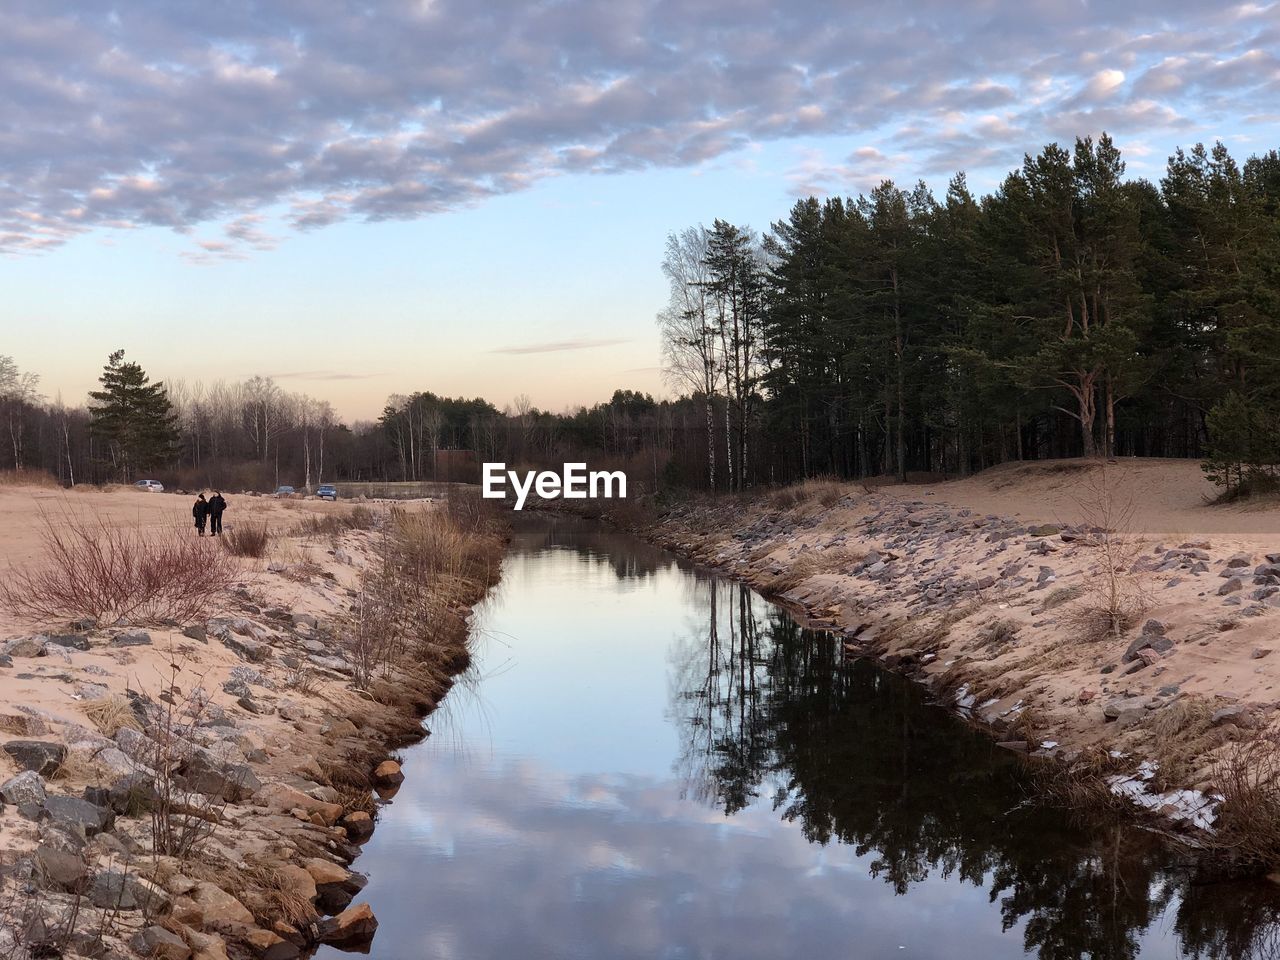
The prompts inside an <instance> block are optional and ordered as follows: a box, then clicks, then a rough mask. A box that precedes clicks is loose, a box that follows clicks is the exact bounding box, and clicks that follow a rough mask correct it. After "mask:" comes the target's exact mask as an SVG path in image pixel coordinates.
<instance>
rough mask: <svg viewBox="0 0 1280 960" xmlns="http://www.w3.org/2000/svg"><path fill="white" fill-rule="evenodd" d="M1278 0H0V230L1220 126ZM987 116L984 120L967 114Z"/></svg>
mask: <svg viewBox="0 0 1280 960" xmlns="http://www.w3.org/2000/svg"><path fill="white" fill-rule="evenodd" d="M1278 10H1280V5H1277V4H1276V3H1272V4H1270V5H1265V4H1259V3H1251V4H1243V5H1238V6H1235V7H1228V8H1216V7H1214V6H1212V5H1207V4H1203V3H1199V2H1195V0H1134V2H1132V3H1127V4H1106V5H1099V4H1054V3H1026V2H1025V0H988V2H985V3H983V4H982V5H980V6H979V7H978V8H977V9H971V8H966V7H964V5H956V4H951V3H946V2H943V0H912V2H910V3H908V4H906V5H905V6H904V5H902V4H898V5H888V6H883V7H879V8H875V7H867V6H866V5H849V4H843V3H838V2H836V0H801V2H797V3H792V4H788V5H786V6H785V7H779V6H778V5H777V4H772V3H766V2H764V0H747V2H745V3H729V2H714V0H707V2H698V3H678V2H676V0H615V2H612V3H609V4H600V3H598V2H596V0H562V2H558V3H550V4H529V3H518V2H515V0H496V2H495V3H493V4H485V5H477V4H475V3H472V2H469V0H432V2H430V3H424V2H420V0H371V2H369V3H363V4H356V5H346V4H331V3H313V4H303V3H272V4H263V3H257V2H254V0H226V2H224V3H219V4H216V5H209V4H176V3H170V2H164V0H127V2H125V3H122V4H113V5H92V4H90V5H86V4H83V3H80V2H74V0H12V2H9V3H6V4H4V5H2V6H0V115H2V116H4V117H5V124H4V126H3V128H0V252H9V253H24V252H25V253H31V252H39V251H43V250H49V249H52V248H55V247H57V246H58V245H60V244H63V243H66V242H67V241H68V240H70V239H72V238H74V237H76V236H79V235H82V234H84V233H85V232H87V231H91V230H95V229H100V228H104V227H138V226H162V227H167V228H170V229H173V230H175V231H177V232H179V233H180V234H182V235H184V236H191V237H192V238H193V239H192V241H191V249H189V250H187V251H185V254H184V255H186V256H187V258H188V259H190V260H192V261H193V262H198V263H221V262H225V261H227V260H234V259H240V258H243V257H245V256H250V255H253V254H255V253H258V252H262V251H268V250H271V249H272V248H273V247H274V246H276V245H277V244H278V243H279V242H281V240H282V239H283V238H282V237H281V236H276V235H273V234H272V233H271V232H270V231H269V230H268V226H267V221H266V219H265V217H266V216H267V215H268V214H269V213H270V214H271V215H272V216H274V214H275V213H277V212H279V211H284V214H283V220H284V224H285V226H286V228H287V229H289V230H312V229H319V228H322V227H324V226H326V225H328V224H333V223H337V222H340V221H343V220H348V219H360V220H372V221H378V220H406V219H414V218H419V217H426V216H431V215H433V214H436V213H441V212H445V211H451V210H458V209H461V208H465V207H468V206H471V205H474V204H478V203H483V202H484V201H485V200H487V199H489V198H492V197H496V196H499V195H502V194H507V193H511V192H514V191H519V190H524V189H527V188H528V187H530V186H532V185H534V184H536V183H538V182H539V181H541V180H544V179H546V178H548V177H554V176H558V175H563V174H571V173H579V174H582V173H587V174H592V173H594V174H609V173H621V172H627V171H633V170H643V169H647V168H654V167H697V166H699V165H701V164H705V163H707V162H709V161H713V160H715V159H717V158H720V157H723V156H725V155H726V154H731V153H734V152H736V151H741V150H743V149H744V148H749V147H752V146H755V145H759V144H762V143H767V142H770V141H784V140H796V139H801V138H803V139H805V140H806V141H812V139H813V138H818V137H850V138H856V139H857V140H860V141H862V142H863V143H864V145H865V146H868V147H870V148H873V149H876V150H879V151H880V152H881V153H883V154H884V155H885V156H890V157H891V156H893V154H894V152H895V151H898V150H900V149H901V144H902V143H903V142H905V140H907V139H911V140H913V141H914V143H915V146H914V148H913V150H914V151H922V155H923V156H924V157H925V158H926V159H927V162H928V163H929V164H932V165H933V166H935V167H936V166H937V165H938V164H941V163H944V162H945V163H947V164H950V165H952V166H953V167H955V166H965V167H974V166H976V165H979V164H986V163H994V162H995V160H994V158H995V156H996V155H997V154H999V155H1000V156H1001V157H1002V158H1003V159H1002V161H1001V162H1003V163H1005V164H1008V163H1009V162H1010V160H1009V157H1010V155H1012V157H1013V158H1014V161H1013V162H1016V158H1017V156H1018V155H1020V153H1021V152H1022V151H1024V150H1033V149H1035V148H1036V147H1037V146H1039V145H1040V143H1043V142H1044V141H1045V140H1047V139H1048V138H1050V137H1056V136H1061V135H1064V134H1063V133H1062V127H1063V124H1062V123H1060V122H1057V121H1059V120H1061V119H1062V118H1064V117H1065V118H1066V119H1068V120H1070V122H1071V123H1072V124H1073V125H1074V126H1075V129H1073V130H1071V131H1069V132H1070V133H1075V132H1096V130H1097V129H1099V128H1100V127H1101V126H1102V125H1103V124H1104V123H1107V124H1113V125H1114V124H1125V123H1129V122H1130V121H1132V123H1133V124H1134V126H1133V127H1132V128H1127V127H1126V128H1123V129H1114V130H1113V131H1112V132H1113V133H1115V134H1117V135H1118V136H1121V137H1122V138H1123V137H1128V136H1131V135H1133V134H1134V133H1135V132H1141V131H1151V130H1157V129H1158V130H1161V131H1165V132H1177V131H1179V130H1181V129H1183V128H1184V127H1185V125H1186V123H1187V121H1186V119H1185V118H1188V117H1192V116H1194V117H1196V122H1197V125H1199V126H1203V127H1213V126H1219V127H1230V126H1233V125H1234V124H1235V122H1236V121H1237V120H1238V119H1239V118H1241V117H1244V116H1246V115H1254V114H1258V113H1259V112H1260V111H1259V110H1258V108H1257V104H1258V103H1265V102H1270V100H1272V99H1274V96H1272V94H1274V91H1275V90H1276V89H1277V87H1278V86H1280V63H1278V60H1277V55H1276V49H1277V27H1276V19H1277V18H1276V13H1277V11H1278ZM1046 47H1048V48H1051V49H1052V53H1049V54H1047V55H1046V54H1044V53H1042V51H1044V50H1045V49H1046ZM989 116H995V117H998V118H999V119H1000V121H1001V122H1002V123H1003V124H1004V128H1003V132H1000V131H997V132H995V133H988V134H985V135H981V136H980V135H978V134H977V132H976V131H977V124H978V122H979V120H980V118H982V117H989ZM909 131H915V133H914V134H911V135H909V134H908V132H909ZM873 135H874V136H875V137H876V138H877V142H876V143H867V142H866V141H867V140H868V139H870V138H871V137H872V136H873ZM913 157H914V153H913ZM876 172H879V171H876ZM820 173H821V171H820V170H816V169H815V171H814V174H815V175H814V176H813V177H811V178H810V179H811V180H812V182H813V183H814V184H815V185H821V184H822V183H824V182H830V178H831V177H834V178H836V179H838V178H839V176H841V172H840V171H839V170H837V171H835V172H834V173H832V174H830V175H829V178H828V180H822V179H820V178H819V177H818V176H817V174H820ZM802 179H803V178H802ZM196 231H204V233H203V234H202V235H201V236H199V237H196Z"/></svg>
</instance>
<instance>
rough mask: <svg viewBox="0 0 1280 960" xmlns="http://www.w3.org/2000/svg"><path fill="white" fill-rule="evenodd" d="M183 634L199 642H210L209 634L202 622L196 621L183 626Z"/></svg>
mask: <svg viewBox="0 0 1280 960" xmlns="http://www.w3.org/2000/svg"><path fill="white" fill-rule="evenodd" d="M182 635H183V636H184V637H186V638H187V639H188V640H195V641H196V642H197V643H208V642H209V634H208V632H207V631H206V630H205V628H204V626H203V625H202V624H198V623H196V624H192V625H191V626H189V627H183V628H182Z"/></svg>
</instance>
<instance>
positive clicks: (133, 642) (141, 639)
mask: <svg viewBox="0 0 1280 960" xmlns="http://www.w3.org/2000/svg"><path fill="white" fill-rule="evenodd" d="M111 646H113V647H149V646H151V634H149V633H147V631H145V630H126V631H125V632H124V633H118V634H116V635H115V636H114V637H112V638H111Z"/></svg>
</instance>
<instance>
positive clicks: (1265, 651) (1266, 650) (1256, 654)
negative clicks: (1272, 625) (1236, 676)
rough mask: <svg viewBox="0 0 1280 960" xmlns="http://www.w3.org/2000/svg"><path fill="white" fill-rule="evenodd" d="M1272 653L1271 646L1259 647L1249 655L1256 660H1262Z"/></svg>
mask: <svg viewBox="0 0 1280 960" xmlns="http://www.w3.org/2000/svg"><path fill="white" fill-rule="evenodd" d="M1270 655H1271V648H1270V647H1258V648H1257V649H1256V650H1254V651H1253V653H1251V654H1249V656H1250V657H1251V658H1252V659H1254V660H1261V659H1262V658H1263V657H1269V656H1270Z"/></svg>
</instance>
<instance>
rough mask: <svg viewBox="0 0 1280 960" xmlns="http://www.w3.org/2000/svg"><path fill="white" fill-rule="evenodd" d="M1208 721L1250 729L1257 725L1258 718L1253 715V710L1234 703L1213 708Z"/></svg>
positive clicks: (1217, 725)
mask: <svg viewBox="0 0 1280 960" xmlns="http://www.w3.org/2000/svg"><path fill="white" fill-rule="evenodd" d="M1209 723H1210V724H1211V725H1212V726H1215V727H1220V726H1223V725H1224V724H1229V725H1231V726H1236V727H1242V728H1244V729H1246V730H1250V729H1252V728H1254V727H1256V726H1257V725H1258V719H1257V717H1255V716H1254V714H1253V711H1252V710H1250V709H1249V708H1248V707H1246V706H1244V705H1243V704H1239V703H1235V704H1232V705H1231V706H1229V707H1222V708H1221V709H1219V710H1215V711H1214V712H1213V714H1212V716H1210V717H1209Z"/></svg>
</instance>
